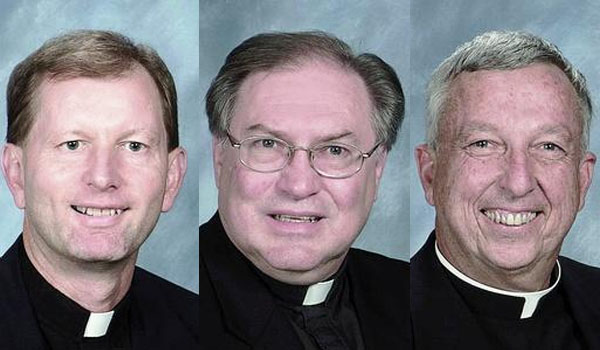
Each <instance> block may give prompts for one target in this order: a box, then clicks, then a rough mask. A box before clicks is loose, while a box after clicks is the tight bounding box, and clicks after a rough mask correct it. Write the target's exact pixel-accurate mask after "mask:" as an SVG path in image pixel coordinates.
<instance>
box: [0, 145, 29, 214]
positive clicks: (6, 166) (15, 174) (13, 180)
mask: <svg viewBox="0 0 600 350" xmlns="http://www.w3.org/2000/svg"><path fill="white" fill-rule="evenodd" d="M2 174H4V179H5V180H6V184H7V185H8V188H9V189H10V193H12V196H13V200H14V201H15V205H16V206H17V207H18V208H20V209H24V208H25V185H24V183H25V181H24V171H23V149H22V148H21V147H19V146H17V145H15V144H12V143H7V144H6V145H4V148H3V149H2Z"/></svg>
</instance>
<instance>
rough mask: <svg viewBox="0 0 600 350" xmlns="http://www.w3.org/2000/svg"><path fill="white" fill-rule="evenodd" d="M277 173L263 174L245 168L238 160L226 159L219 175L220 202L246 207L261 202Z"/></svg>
mask: <svg viewBox="0 0 600 350" xmlns="http://www.w3.org/2000/svg"><path fill="white" fill-rule="evenodd" d="M276 176H277V173H273V174H262V173H257V172H255V171H251V170H249V169H247V168H246V167H244V166H243V165H242V164H240V163H239V161H238V160H237V158H236V159H226V161H225V162H224V163H223V167H222V169H221V172H220V174H219V197H220V202H233V203H235V204H236V205H244V204H247V203H250V202H253V201H256V200H260V199H262V198H264V197H265V196H266V195H267V191H268V190H269V188H271V187H272V186H273V184H274V182H275V178H276Z"/></svg>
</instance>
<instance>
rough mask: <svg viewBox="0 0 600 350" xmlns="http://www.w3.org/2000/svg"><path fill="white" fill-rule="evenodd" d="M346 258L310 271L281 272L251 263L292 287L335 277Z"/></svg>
mask: <svg viewBox="0 0 600 350" xmlns="http://www.w3.org/2000/svg"><path fill="white" fill-rule="evenodd" d="M345 256H346V254H344V255H343V256H341V257H339V258H337V259H333V260H330V261H328V262H326V263H324V264H322V265H320V266H318V267H316V268H314V269H311V270H308V271H295V270H279V269H275V268H273V267H272V266H270V265H269V264H266V263H265V264H262V263H260V262H258V261H256V262H255V261H252V260H251V259H250V261H251V262H252V264H254V266H256V268H258V269H259V270H260V271H261V272H263V273H264V274H265V275H267V276H269V277H271V278H273V279H276V280H278V281H280V282H283V283H287V284H291V285H300V286H307V285H312V284H315V283H318V282H322V281H325V280H327V279H329V278H330V277H331V276H333V275H334V274H335V273H336V272H337V271H338V270H339V269H340V267H341V266H342V263H343V262H344V257H345Z"/></svg>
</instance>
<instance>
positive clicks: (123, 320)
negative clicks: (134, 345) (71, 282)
mask: <svg viewBox="0 0 600 350" xmlns="http://www.w3.org/2000/svg"><path fill="white" fill-rule="evenodd" d="M19 254H20V261H21V267H22V270H23V280H24V282H25V286H26V289H27V291H28V294H29V299H30V301H31V305H32V307H33V311H34V314H35V316H36V318H37V321H38V325H39V327H40V329H41V331H42V334H43V335H44V339H45V341H46V345H47V346H48V347H49V348H51V349H56V350H104V349H111V350H112V349H114V350H117V349H119V350H121V349H122V350H127V349H131V341H130V336H129V333H130V332H129V310H130V297H129V293H127V294H126V296H125V297H124V298H123V300H121V302H119V304H118V305H117V306H116V307H115V309H114V314H113V316H112V319H111V321H110V324H109V327H108V330H107V332H106V334H105V335H104V336H100V337H84V331H85V328H86V325H87V323H88V319H89V317H90V312H89V311H87V310H86V309H84V308H83V307H81V306H80V305H78V304H77V303H75V302H74V301H73V300H71V299H69V298H68V297H67V296H65V295H64V294H62V293H61V292H59V291H58V290H57V289H55V288H54V287H52V286H51V285H50V284H49V283H48V282H47V281H46V280H45V279H44V278H43V277H42V275H40V273H39V272H38V271H37V270H36V269H35V267H34V266H33V264H32V263H31V261H30V260H29V258H28V257H27V254H26V252H25V248H24V246H23V244H22V243H21V245H20V247H19Z"/></svg>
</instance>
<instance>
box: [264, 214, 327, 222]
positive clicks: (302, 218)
mask: <svg viewBox="0 0 600 350" xmlns="http://www.w3.org/2000/svg"><path fill="white" fill-rule="evenodd" d="M271 217H272V218H273V219H275V220H277V221H281V222H293V223H310V224H312V223H315V222H318V221H319V220H321V219H322V218H323V217H321V216H296V215H284V214H274V215H271Z"/></svg>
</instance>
